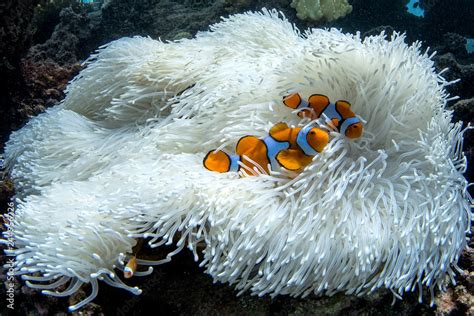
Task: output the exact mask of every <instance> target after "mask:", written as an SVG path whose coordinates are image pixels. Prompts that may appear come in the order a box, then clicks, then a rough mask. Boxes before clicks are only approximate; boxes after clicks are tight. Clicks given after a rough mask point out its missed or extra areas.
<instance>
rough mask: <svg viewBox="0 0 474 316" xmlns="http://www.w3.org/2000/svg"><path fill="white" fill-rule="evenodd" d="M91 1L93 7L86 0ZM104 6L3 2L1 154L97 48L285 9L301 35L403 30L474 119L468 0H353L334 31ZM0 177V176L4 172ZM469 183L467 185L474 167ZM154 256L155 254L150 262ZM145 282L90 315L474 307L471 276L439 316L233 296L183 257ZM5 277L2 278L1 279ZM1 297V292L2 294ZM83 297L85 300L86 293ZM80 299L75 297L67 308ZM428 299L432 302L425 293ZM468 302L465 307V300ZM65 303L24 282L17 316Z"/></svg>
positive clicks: (278, 3) (461, 116)
mask: <svg viewBox="0 0 474 316" xmlns="http://www.w3.org/2000/svg"><path fill="white" fill-rule="evenodd" d="M87 2H94V1H92V0H90V1H87ZM107 2H108V3H107V4H104V3H102V2H100V1H96V2H95V3H87V4H85V3H80V2H79V1H75V0H57V1H49V0H48V1H46V0H2V2H1V3H0V15H1V17H2V18H1V19H0V57H1V58H0V73H1V76H0V89H1V91H0V92H1V93H0V152H1V151H2V150H3V146H4V143H5V141H6V140H7V139H8V135H9V134H10V132H11V131H12V130H16V129H18V128H20V127H21V126H22V125H23V124H25V122H26V121H27V120H28V118H29V117H31V116H33V115H36V114H38V113H40V112H42V111H44V109H45V108H47V107H50V106H53V105H55V104H57V103H58V102H59V101H60V100H61V99H62V98H64V93H63V89H64V88H65V86H66V85H67V83H68V81H69V80H71V79H72V78H73V77H74V76H75V75H76V74H77V73H78V72H79V71H80V70H81V62H82V61H83V60H84V59H85V58H87V57H88V56H89V55H90V54H91V53H92V52H93V51H94V50H95V49H96V48H97V47H98V46H100V45H102V44H105V43H107V42H109V41H111V40H114V39H118V38H120V37H123V36H133V35H144V36H151V37H152V38H161V39H163V40H174V39H179V38H183V37H189V38H190V37H192V36H194V34H195V33H196V32H197V31H205V30H207V29H208V26H209V24H212V23H216V22H218V21H219V20H220V16H226V15H229V14H234V13H239V12H244V11H247V10H259V9H261V8H262V7H266V8H276V9H278V10H281V11H282V12H283V13H284V14H285V16H286V17H288V19H289V20H290V21H292V22H294V23H295V24H296V25H297V26H298V27H299V28H300V29H306V28H308V27H337V28H341V29H342V30H343V31H345V32H351V33H354V32H357V31H359V32H361V34H363V35H364V36H367V35H371V34H378V33H380V31H382V30H385V31H386V33H387V34H391V33H392V32H393V31H400V32H406V35H407V41H408V42H413V41H415V40H421V41H423V46H425V47H431V49H432V50H436V51H437V52H438V53H437V55H436V57H435V58H434V60H435V63H436V68H437V70H438V71H440V70H441V69H444V68H446V67H449V68H450V70H449V71H448V72H446V73H445V74H444V76H445V77H446V79H448V80H454V79H457V78H460V79H461V82H460V83H458V84H456V85H453V86H450V87H448V90H449V92H450V94H452V95H457V96H459V97H460V99H459V100H457V101H452V102H450V103H449V104H448V106H449V107H450V108H451V109H453V110H454V117H453V120H456V121H457V120H463V121H465V122H472V121H473V120H474V115H473V109H474V54H472V53H469V52H468V51H467V50H466V39H467V38H474V2H473V0H452V1H444V0H438V1H437V0H420V1H419V2H417V1H415V3H418V4H417V6H419V7H421V8H422V9H423V10H424V17H417V16H415V15H413V14H410V13H408V12H407V10H406V4H407V2H408V0H377V1H375V0H349V2H350V4H351V5H352V7H353V11H352V13H351V14H349V15H347V16H346V17H344V18H341V19H339V20H337V21H334V22H331V23H324V22H320V23H314V22H305V21H300V20H299V19H297V17H296V12H295V10H294V9H293V8H291V7H290V2H291V1H290V0H275V1H265V0H237V1H230V0H215V1H210V0H200V1H199V0H194V1H193V0H176V1H170V0H164V1H158V0H110V1H107ZM472 142H473V133H472V132H467V134H466V137H465V144H464V150H465V152H466V155H467V157H468V160H469V161H472V157H473V155H474V147H473V143H472ZM0 176H2V174H0ZM466 178H467V179H468V180H469V181H470V182H472V181H474V177H473V168H472V167H469V170H468V172H467V173H466ZM13 193H14V192H13V187H12V184H11V182H10V181H9V180H8V178H7V177H5V178H3V179H2V180H1V181H0V203H1V204H0V205H1V206H2V210H4V209H6V206H5V205H6V202H7V201H8V199H9V198H10V197H11V196H12V194H13ZM153 255H156V253H155V254H153ZM460 265H461V267H463V268H464V269H468V270H469V271H471V274H472V271H473V268H472V266H473V253H472V252H465V253H464V255H463V257H462V258H461V261H460ZM156 270H157V271H155V273H154V274H153V275H152V276H151V277H148V278H145V279H143V281H140V280H132V283H133V282H135V283H136V284H137V285H139V286H140V287H141V288H143V289H144V293H143V294H142V295H141V296H140V297H134V296H133V295H131V294H130V293H127V292H125V291H122V290H118V289H114V288H110V287H106V286H101V290H100V291H99V296H98V297H97V299H96V300H95V301H94V303H93V304H91V305H89V306H88V307H87V308H86V312H89V313H93V314H99V313H104V314H106V315H115V314H119V315H120V314H122V315H129V314H130V315H140V314H144V313H145V311H146V310H147V309H148V308H151V309H152V310H154V311H155V312H156V313H165V314H168V313H172V314H202V315H217V314H285V315H286V314H326V315H332V314H334V313H339V314H342V315H344V314H348V315H349V314H351V315H352V314H361V313H364V314H381V313H385V314H397V315H398V314H434V313H435V312H436V313H439V314H448V312H449V311H451V313H455V314H466V313H468V310H469V308H471V309H472V308H473V307H472V302H473V301H472V299H473V297H472V293H473V292H474V289H473V284H474V278H473V277H472V276H468V277H462V276H461V277H459V279H458V283H459V284H458V286H456V287H454V286H453V287H451V288H450V290H449V291H448V292H447V293H446V294H443V296H439V295H438V300H439V301H440V302H443V304H439V305H438V306H437V307H435V308H430V307H429V306H428V303H429V302H425V303H422V304H420V303H417V302H416V296H417V294H416V293H415V294H413V295H410V294H408V295H406V296H405V300H404V301H398V302H396V304H395V305H394V306H391V301H392V295H391V294H389V293H385V292H383V291H381V292H380V293H376V294H374V295H372V296H371V297H365V298H355V297H348V296H344V295H337V296H335V297H332V298H327V297H323V298H309V299H305V300H303V299H292V298H288V297H278V298H276V299H274V300H271V299H270V298H268V297H266V298H261V299H259V298H255V297H251V296H249V295H243V296H241V297H236V296H235V295H236V293H235V292H234V290H233V289H232V287H231V286H228V285H219V284H212V280H211V279H210V277H208V276H207V275H205V274H203V273H202V269H199V268H197V265H196V264H195V263H194V262H193V260H192V258H191V256H190V255H189V254H187V253H185V252H184V253H183V254H180V255H178V256H177V257H176V258H175V259H174V260H173V263H171V264H168V265H164V266H162V267H159V268H158V269H156ZM2 277H4V275H2ZM2 290H4V289H2ZM2 290H0V297H1V298H0V313H1V311H6V309H5V308H6V307H5V305H4V304H5V300H4V299H3V298H4V297H5V295H3V294H4V293H3V292H1V291H2ZM85 291H86V292H87V293H88V292H89V289H88V288H86V289H85ZM81 295H82V297H84V295H85V294H84V292H80V293H78V294H77V295H75V296H74V297H73V298H71V302H75V301H77V299H78V298H79V297H81ZM426 297H429V295H427V296H426ZM469 299H470V300H471V301H469ZM68 304H69V303H68V299H56V298H51V297H46V296H42V295H41V294H39V293H38V292H37V291H35V290H32V289H30V288H28V287H26V286H24V285H23V284H17V289H16V305H17V309H16V311H15V312H16V313H17V314H19V315H23V314H26V313H32V314H55V313H60V312H64V311H65V310H66V308H67V306H68Z"/></svg>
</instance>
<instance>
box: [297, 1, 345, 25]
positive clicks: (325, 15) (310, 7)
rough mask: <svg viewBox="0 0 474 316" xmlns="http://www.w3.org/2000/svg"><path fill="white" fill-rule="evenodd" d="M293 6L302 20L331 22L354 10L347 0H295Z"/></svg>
mask: <svg viewBox="0 0 474 316" xmlns="http://www.w3.org/2000/svg"><path fill="white" fill-rule="evenodd" d="M291 6H292V7H293V8H295V9H296V16H297V17H298V18H299V19H301V20H310V21H314V22H320V21H326V22H331V21H334V20H337V19H339V18H342V17H344V16H346V15H348V14H349V13H351V12H352V6H351V5H350V4H349V3H347V0H293V1H292V2H291Z"/></svg>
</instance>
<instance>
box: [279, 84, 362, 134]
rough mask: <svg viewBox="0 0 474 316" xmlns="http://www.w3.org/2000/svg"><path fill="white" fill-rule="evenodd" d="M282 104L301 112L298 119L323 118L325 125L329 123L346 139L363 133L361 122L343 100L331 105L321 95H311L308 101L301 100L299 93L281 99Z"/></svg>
mask: <svg viewBox="0 0 474 316" xmlns="http://www.w3.org/2000/svg"><path fill="white" fill-rule="evenodd" d="M283 104H285V105H286V106H287V107H289V108H292V109H298V110H301V111H300V112H298V116H299V117H309V118H310V119H311V120H314V119H318V118H320V117H323V118H325V119H326V123H331V124H332V125H334V127H336V129H337V131H338V132H340V133H342V134H344V135H346V136H347V137H348V138H351V139H354V138H359V137H360V136H361V135H362V132H363V131H364V127H363V126H362V122H361V121H360V119H359V118H358V117H357V116H356V115H355V114H354V112H352V110H351V104H350V103H349V102H347V101H344V100H339V101H336V103H331V102H330V101H329V98H328V97H327V96H325V95H322V94H313V95H311V96H310V97H309V98H308V101H306V100H303V99H302V98H301V96H300V95H299V93H292V94H289V95H287V96H284V97H283Z"/></svg>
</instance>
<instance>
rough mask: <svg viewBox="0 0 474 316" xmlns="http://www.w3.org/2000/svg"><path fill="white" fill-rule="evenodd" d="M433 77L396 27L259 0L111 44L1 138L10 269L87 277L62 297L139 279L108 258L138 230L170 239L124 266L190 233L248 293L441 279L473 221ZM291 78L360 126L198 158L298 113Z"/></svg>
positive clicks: (38, 284) (187, 242)
mask: <svg viewBox="0 0 474 316" xmlns="http://www.w3.org/2000/svg"><path fill="white" fill-rule="evenodd" d="M282 43H284V44H282ZM447 84H448V82H446V81H445V80H444V79H443V78H442V77H441V76H440V75H439V74H436V73H435V72H434V69H433V62H432V60H431V58H430V56H428V55H427V53H422V52H420V44H419V43H415V44H413V45H412V46H408V45H407V44H405V43H404V37H403V36H402V35H399V34H393V35H392V38H391V40H386V39H385V36H384V35H383V34H381V35H379V36H371V37H368V38H366V39H364V40H361V38H360V35H359V34H356V35H351V34H343V33H341V32H340V31H337V30H334V29H331V30H321V29H313V30H309V31H306V32H305V33H304V34H301V33H300V31H299V30H297V29H296V28H295V27H294V26H293V25H292V24H291V23H289V22H288V21H287V20H285V19H284V18H282V17H280V16H279V14H278V13H277V12H275V11H271V12H270V11H267V10H264V11H263V12H257V13H247V14H239V15H234V16H230V17H229V18H226V19H224V20H223V21H222V22H221V23H219V24H216V25H213V26H211V30H210V31H209V32H202V33H198V35H197V36H196V38H195V39H191V40H188V39H183V40H180V41H177V42H170V43H163V42H160V41H156V40H153V39H151V38H146V37H134V38H123V39H120V40H117V41H114V42H112V43H110V44H107V45H106V46H104V47H102V48H101V49H100V50H99V52H98V53H97V54H96V55H93V56H91V58H90V59H89V60H88V61H87V68H86V69H84V70H83V71H82V72H81V73H80V74H79V75H78V76H77V77H76V78H75V79H74V80H73V81H72V82H71V83H70V85H69V86H68V88H67V91H66V93H67V96H66V99H65V100H64V101H63V102H62V103H61V104H59V105H57V106H55V107H53V108H50V109H48V110H47V111H46V112H45V113H43V114H41V115H39V116H37V117H35V118H33V119H32V120H31V121H30V122H29V123H28V124H27V125H26V126H25V127H24V128H22V129H21V130H19V131H16V132H14V133H12V135H11V138H10V140H9V142H8V143H7V146H6V149H5V156H6V163H7V169H8V171H9V172H10V175H11V177H12V179H13V181H14V183H15V186H16V189H17V196H16V202H17V205H16V208H17V209H16V216H15V220H14V222H13V224H12V225H13V227H12V228H13V229H14V232H15V242H16V244H15V245H16V247H17V249H16V250H13V251H11V254H13V255H15V256H16V268H17V270H18V273H19V274H22V277H23V279H25V280H27V284H28V285H29V286H31V287H35V288H39V289H43V290H44V292H45V293H47V294H51V295H56V296H68V295H71V294H72V293H74V292H75V291H77V289H79V288H80V286H81V285H83V284H87V283H90V284H91V285H92V293H91V294H90V296H89V297H88V298H87V299H85V300H84V301H82V302H80V303H78V304H76V305H74V306H71V307H70V309H71V310H75V309H78V308H80V307H81V306H83V305H84V304H86V303H88V302H90V301H91V300H92V299H93V298H94V297H95V296H96V295H97V291H98V284H99V282H98V281H104V282H105V283H107V284H109V285H112V286H117V287H121V288H124V289H128V290H130V291H132V292H133V293H135V294H138V293H140V290H139V289H137V288H130V287H128V286H127V285H125V284H124V283H123V282H122V281H121V280H120V278H119V277H118V276H117V275H116V270H115V268H122V269H123V267H124V264H125V262H124V261H125V260H128V259H130V257H131V255H132V247H133V246H134V245H135V244H136V240H137V238H138V239H140V238H147V241H148V244H149V245H150V246H151V247H158V246H161V245H163V244H169V245H170V244H174V245H175V246H176V250H175V251H173V252H171V253H169V255H168V257H166V258H164V259H162V260H161V261H156V262H150V261H144V260H140V259H136V263H137V264H138V271H137V272H135V273H134V275H138V276H140V275H146V274H149V273H151V269H149V270H147V271H144V272H140V271H142V270H143V267H141V265H147V264H150V265H153V264H160V263H163V262H168V261H169V260H170V259H171V257H172V256H173V255H174V254H176V253H177V252H179V251H181V250H182V249H183V248H184V247H187V248H189V249H191V250H192V251H193V252H194V255H195V259H196V260H200V262H201V265H202V266H205V267H206V272H207V273H209V274H210V275H211V276H212V277H213V278H214V279H215V280H216V281H221V282H228V283H230V284H234V285H235V286H236V288H237V289H238V290H240V291H246V290H250V291H251V292H253V293H255V294H258V295H265V294H270V295H279V294H290V295H294V296H306V295H308V294H310V293H315V294H317V295H321V294H328V295H332V294H334V293H336V292H344V293H346V294H364V293H370V292H372V291H375V290H377V289H378V288H382V287H384V288H388V289H390V290H391V291H392V292H393V293H394V295H395V296H397V297H398V296H400V295H402V294H403V292H404V291H409V290H413V289H415V288H417V287H421V286H422V285H427V286H429V287H430V288H431V289H434V288H441V289H443V288H444V287H445V281H446V280H447V278H450V279H451V280H453V278H454V275H455V270H456V261H457V260H458V258H459V254H460V252H461V250H462V249H463V248H464V247H465V245H466V237H465V234H466V232H468V231H469V224H470V206H469V197H468V194H467V192H466V186H467V182H466V180H465V178H464V177H463V176H462V173H463V172H464V170H465V168H466V159H465V158H464V155H463V153H462V151H461V145H462V139H463V131H462V129H461V124H460V123H457V124H453V123H451V122H450V119H451V112H449V111H447V110H445V109H444V106H445V104H446V101H447V99H448V96H447V95H446V93H445V90H444V87H445V86H446V85H447ZM291 89H293V90H296V91H298V92H299V93H301V95H302V97H304V98H307V97H308V96H309V94H311V93H315V92H316V93H323V94H327V95H328V97H329V98H330V99H333V100H341V99H342V100H350V101H351V103H352V109H353V110H354V112H355V113H357V114H358V115H360V117H361V118H362V119H363V120H364V134H363V136H362V137H361V138H359V139H357V140H350V141H349V140H348V139H347V138H346V137H345V136H343V135H340V134H338V133H331V141H330V142H329V144H328V145H327V146H326V148H325V150H324V151H323V152H322V153H321V154H320V155H318V156H316V158H314V159H313V161H312V162H311V164H310V165H308V166H307V167H306V168H305V169H304V170H303V171H302V172H301V173H299V174H290V173H291V172H290V171H285V170H281V171H276V172H272V173H271V174H270V175H265V174H262V175H260V176H258V177H244V178H240V177H239V176H238V175H237V174H236V173H215V172H211V171H208V170H206V169H205V168H204V167H203V165H202V159H203V158H204V156H205V154H206V153H207V151H208V150H209V148H219V149H227V150H228V149H230V148H232V146H233V145H234V144H235V143H236V141H237V140H238V139H239V138H240V137H241V136H242V135H247V134H252V135H256V136H258V137H261V136H264V135H265V134H266V132H267V131H268V130H269V128H270V127H271V126H272V125H274V124H275V123H277V122H280V121H284V122H288V123H289V125H290V126H291V125H294V126H303V125H304V124H306V123H308V119H306V121H305V120H301V119H300V118H299V117H298V116H297V115H294V113H293V112H294V111H293V110H292V109H290V108H288V107H286V106H284V105H283V103H282V96H284V95H285V94H286V93H287V92H288V91H289V90H291ZM198 244H200V245H203V246H204V250H203V251H202V254H201V253H199V254H198V252H197V245H198ZM138 257H139V255H138ZM133 260H135V259H133ZM64 284H67V287H66V289H65V290H63V292H56V289H57V288H58V287H60V286H63V285H64ZM420 292H421V291H420Z"/></svg>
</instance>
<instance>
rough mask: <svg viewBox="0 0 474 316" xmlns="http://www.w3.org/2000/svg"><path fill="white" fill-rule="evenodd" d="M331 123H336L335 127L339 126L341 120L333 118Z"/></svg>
mask: <svg viewBox="0 0 474 316" xmlns="http://www.w3.org/2000/svg"><path fill="white" fill-rule="evenodd" d="M331 123H332V125H334V126H335V127H339V120H338V119H337V118H333V119H332V120H331Z"/></svg>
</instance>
